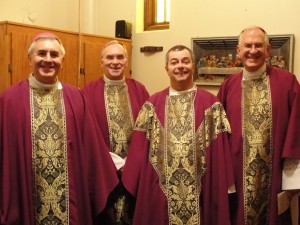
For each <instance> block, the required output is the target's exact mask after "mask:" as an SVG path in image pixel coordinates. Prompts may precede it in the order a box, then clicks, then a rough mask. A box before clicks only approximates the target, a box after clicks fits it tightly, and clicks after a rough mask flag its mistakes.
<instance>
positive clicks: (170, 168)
mask: <svg viewBox="0 0 300 225" xmlns="http://www.w3.org/2000/svg"><path fill="white" fill-rule="evenodd" d="M195 95H196V91H192V92H188V93H185V94H181V95H174V96H167V100H166V105H165V109H166V110H165V125H164V128H163V126H162V125H161V123H160V120H159V118H158V117H157V115H156V113H155V108H154V106H153V105H152V104H151V103H150V102H146V103H145V105H144V106H143V107H142V109H141V111H140V113H139V116H138V119H137V121H136V126H135V129H136V130H141V131H145V132H146V136H147V138H148V139H149V140H150V150H149V160H150V162H151V164H152V165H153V167H154V169H155V170H156V172H157V174H158V176H159V179H160V187H161V189H162V191H163V192H164V193H165V195H166V197H167V201H168V214H169V224H170V225H173V224H193V225H196V224H200V202H199V201H200V199H199V196H200V193H201V179H202V177H203V176H204V174H205V171H206V161H205V151H206V148H207V146H208V145H209V144H210V142H211V141H212V140H214V139H216V137H217V134H218V133H220V132H223V131H230V127H229V124H228V121H227V119H226V114H225V111H224V110H223V107H222V106H221V104H220V103H215V104H214V105H212V106H211V108H209V109H207V110H206V111H205V117H204V120H203V121H202V123H201V124H200V126H199V128H198V129H197V131H195V116H196V115H195V113H194V112H195V110H194V98H195ZM220 112H221V113H220ZM224 122H225V123H226V124H224Z"/></svg>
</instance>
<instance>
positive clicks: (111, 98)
mask: <svg viewBox="0 0 300 225" xmlns="http://www.w3.org/2000/svg"><path fill="white" fill-rule="evenodd" d="M104 81H105V89H104V98H105V108H106V114H107V123H108V130H109V140H110V151H111V152H113V153H115V154H117V155H118V156H120V157H122V158H123V159H124V158H126V157H127V153H128V148H129V144H130V139H131V133H132V131H133V125H134V119H133V114H132V111H131V103H130V98H129V93H128V87H127V84H126V82H125V78H124V79H122V80H109V79H108V78H107V77H105V76H104ZM115 191H116V195H115V196H114V198H115V200H114V208H115V215H116V224H131V218H129V217H130V216H129V207H130V206H129V196H128V193H127V191H125V190H124V187H123V185H121V184H120V185H119V186H118V188H117V189H116V190H115Z"/></svg>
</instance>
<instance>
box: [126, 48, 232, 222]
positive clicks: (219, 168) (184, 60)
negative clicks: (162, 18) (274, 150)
mask: <svg viewBox="0 0 300 225" xmlns="http://www.w3.org/2000/svg"><path fill="white" fill-rule="evenodd" d="M165 68H166V71H167V73H168V75H169V78H170V87H169V88H166V89H165V90H162V91H160V92H158V93H156V94H154V95H153V96H151V97H150V98H149V99H148V100H147V101H146V103H145V104H144V105H143V107H142V109H141V111H140V113H139V115H138V118H137V121H136V124H135V127H134V131H133V135H132V140H131V143H132V144H131V145H130V148H129V152H128V157H127V161H126V164H125V166H124V171H123V176H122V180H123V183H124V186H125V187H126V188H127V190H128V191H129V192H130V193H131V194H132V195H134V196H135V198H136V206H135V212H134V219H133V225H141V224H142V225H153V224H155V225H167V224H176V225H178V224H184V225H188V224H193V225H196V224H198V225H229V224H230V221H229V203H228V189H229V187H230V186H231V185H232V184H233V183H234V181H233V172H232V168H231V165H232V164H231V158H230V151H229V148H228V137H227V136H228V134H229V132H230V127H229V123H228V120H227V117H226V114H225V111H224V109H223V107H222V105H221V103H220V102H219V101H218V100H217V98H216V97H215V96H213V95H212V94H210V93H209V92H207V91H204V90H202V89H200V88H198V87H196V85H195V84H194V82H193V74H194V70H195V64H194V57H193V53H192V52H191V50H190V49H189V48H187V47H185V46H182V45H177V46H174V47H172V48H171V49H170V50H169V51H168V52H167V54H166V67H165Z"/></svg>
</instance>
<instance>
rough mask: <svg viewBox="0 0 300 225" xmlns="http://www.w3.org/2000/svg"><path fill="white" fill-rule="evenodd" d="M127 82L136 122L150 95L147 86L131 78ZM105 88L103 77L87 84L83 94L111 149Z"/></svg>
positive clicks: (126, 79)
mask: <svg viewBox="0 0 300 225" xmlns="http://www.w3.org/2000/svg"><path fill="white" fill-rule="evenodd" d="M125 82H126V84H127V87H128V93H129V98H130V104H131V110H132V115H133V120H134V121H135V120H136V117H137V115H138V113H139V111H140V109H141V107H142V105H143V104H144V102H145V101H146V100H147V99H148V98H149V94H148V92H147V90H146V88H145V86H144V85H142V84H141V83H140V82H138V81H136V80H134V79H130V78H125ZM104 86H105V82H104V80H103V77H100V78H99V79H97V80H95V81H92V82H90V83H89V84H87V85H86V86H85V87H84V88H83V92H84V94H85V95H86V97H87V99H88V100H89V101H90V103H91V105H92V107H93V111H94V113H95V115H96V119H97V121H98V125H99V127H100V129H101V132H102V135H103V137H104V140H105V143H106V145H107V146H108V147H110V141H109V128H108V123H107V113H106V106H105V100H104Z"/></svg>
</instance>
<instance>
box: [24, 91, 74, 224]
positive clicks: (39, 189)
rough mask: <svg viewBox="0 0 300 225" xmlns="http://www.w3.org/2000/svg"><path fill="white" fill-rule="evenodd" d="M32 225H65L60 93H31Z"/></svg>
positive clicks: (63, 129)
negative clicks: (33, 219) (33, 195)
mask: <svg viewBox="0 0 300 225" xmlns="http://www.w3.org/2000/svg"><path fill="white" fill-rule="evenodd" d="M30 105H31V128H32V157H33V171H34V185H35V187H34V190H35V215H36V217H35V218H36V224H55V225H67V224H69V204H68V202H69V191H68V163H67V147H66V118H65V117H66V116H65V111H64V103H63V97H62V91H61V90H56V91H47V90H39V89H31V91H30Z"/></svg>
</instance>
